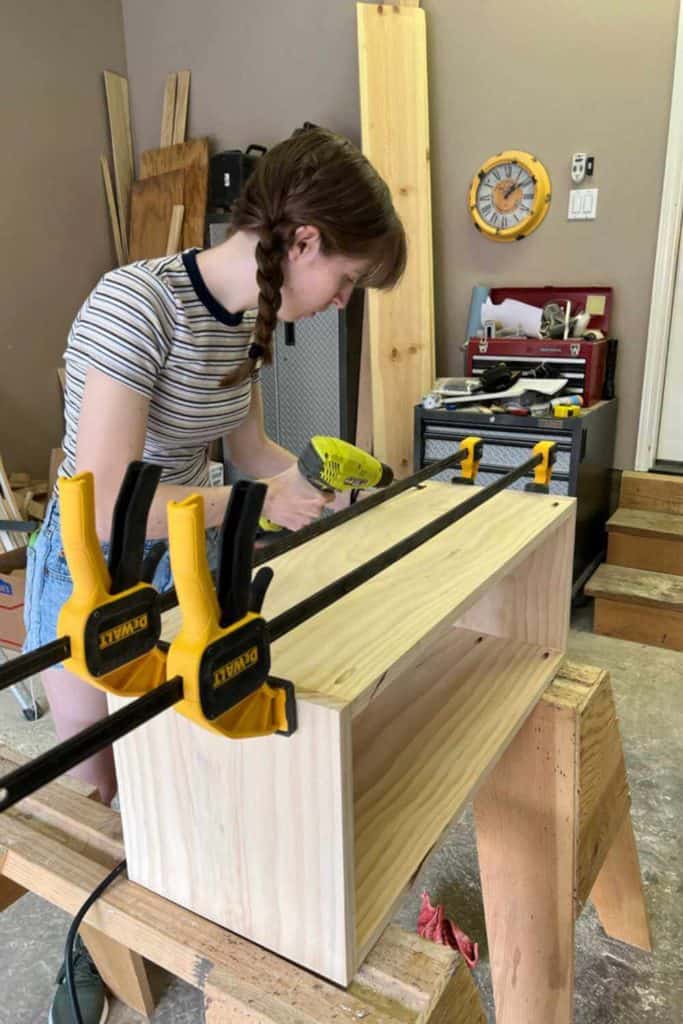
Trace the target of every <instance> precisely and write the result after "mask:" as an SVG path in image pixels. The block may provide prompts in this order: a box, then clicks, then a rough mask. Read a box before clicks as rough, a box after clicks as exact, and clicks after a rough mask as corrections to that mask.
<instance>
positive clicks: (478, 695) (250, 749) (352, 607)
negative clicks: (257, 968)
mask: <svg viewBox="0 0 683 1024" xmlns="http://www.w3.org/2000/svg"><path fill="white" fill-rule="evenodd" d="M471 494H472V490H471V489H470V488H467V489H466V488H459V487H454V486H452V485H449V484H443V483H429V484H428V485H427V486H425V487H423V488H420V489H416V490H413V491H411V492H406V493H405V494H403V495H401V496H399V497H398V498H396V499H394V500H393V501H390V502H387V503H386V504H385V505H383V506H381V507H379V508H376V509H373V510H371V511H369V512H368V513H366V515H364V516H362V517H360V518H359V519H357V520H355V521H352V522H349V523H346V524H344V525H343V526H341V527H339V529H338V530H336V531H331V532H330V533H329V534H327V535H325V536H322V537H319V538H317V539H316V540H314V541H311V542H310V543H309V544H307V545H305V546H304V547H302V548H299V549H297V550H296V551H293V552H291V553H290V554H288V555H285V556H283V557H282V558H278V559H275V560H274V562H273V566H274V569H275V578H274V580H273V583H272V584H271V590H270V593H269V596H268V598H267V603H266V605H265V606H264V613H265V615H266V618H267V619H271V618H273V617H274V616H275V615H276V614H277V613H278V612H280V611H283V610H285V609H287V608H289V607H291V606H292V605H293V604H294V603H296V602H297V601H299V600H301V599H302V598H304V597H305V596H307V595H309V594H311V593H313V592H315V591H317V590H318V589H319V588H320V587H322V586H323V585H325V584H326V583H328V582H330V581H331V580H332V579H335V578H337V577H338V576H340V575H342V574H343V573H345V572H347V571H348V570H349V569H351V568H353V566H354V565H357V564H360V563H362V562H364V561H366V560H367V559H368V558H370V557H371V556H372V555H373V554H376V553H377V552H378V551H382V550H385V549H386V547H387V546H388V545H389V544H390V543H392V542H393V541H395V540H397V539H399V538H400V537H402V536H405V535H407V534H409V533H412V532H413V531H414V530H415V529H417V528H418V527H419V526H420V525H421V524H422V523H424V522H427V521H429V520H431V519H432V518H434V516H435V514H437V513H438V512H439V511H443V510H444V509H445V508H449V507H453V506H457V505H458V504H459V503H460V502H462V501H463V500H465V499H466V498H467V497H469V496H470V495H471ZM574 509H575V502H574V500H573V499H563V498H554V497H550V496H541V495H533V494H523V493H519V492H509V493H504V494H501V495H497V496H496V497H495V498H492V499H490V501H488V502H487V503H486V504H485V505H484V506H483V507H482V508H480V509H478V510H476V511H475V512H473V513H472V514H471V515H469V516H467V517H466V518H465V519H463V520H462V521H461V522H458V523H457V524H455V525H453V526H451V527H449V528H448V529H447V530H445V531H443V532H442V533H441V534H440V535H438V536H437V537H435V538H434V539H433V540H432V541H430V542H428V543H426V544H424V545H423V546H422V547H421V548H420V549H418V550H416V551H414V552H413V553H412V554H411V555H408V556H406V557H405V558H403V559H400V560H399V561H398V562H396V563H394V564H393V565H391V566H390V567H389V568H388V569H387V570H386V571H385V572H383V573H381V574H379V575H378V576H377V577H375V578H374V579H372V580H370V581H369V582H368V583H366V584H364V585H363V586H362V587H359V588H358V589H357V590H356V591H354V592H352V593H351V594H348V595H347V596H346V597H345V598H343V599H342V600H340V601H338V602H336V603H335V605H334V606H333V607H332V608H330V609H328V610H326V611H325V612H322V613H320V614H318V615H317V616H315V617H314V618H313V619H311V620H309V621H308V622H306V623H304V624H303V625H302V626H300V627H298V628H297V629H296V630H294V631H292V632H291V633H290V634H288V635H286V636H284V637H282V638H281V639H280V640H278V641H277V642H276V643H274V645H273V649H272V671H273V674H274V675H279V676H284V677H285V678H290V679H292V680H293V681H294V682H295V685H296V687H297V698H298V711H299V729H298V731H297V733H296V734H295V735H294V736H292V737H291V738H289V739H283V738H282V737H271V738H267V739H261V740H251V741H244V742H241V743H230V742H227V741H225V740H223V739H221V738H220V737H216V736H212V735H211V734H208V733H206V732H205V731H204V730H201V729H200V728H199V727H198V726H196V725H194V724H192V723H191V722H189V721H187V720H186V719H183V718H181V717H180V716H179V715H177V714H175V712H173V711H168V712H166V713H164V714H163V715H161V716H159V717H158V718H157V719H155V720H154V721H153V722H150V723H148V724H147V725H145V726H143V727H142V728H141V729H138V730H136V731H135V732H134V733H132V734H130V735H129V736H127V737H125V738H124V739H123V740H122V741H120V742H119V743H117V744H116V748H115V755H116V761H117V775H118V779H119V787H120V790H119V791H120V798H121V807H122V813H123V821H124V833H125V837H126V849H127V854H128V864H129V872H130V873H131V877H132V878H133V879H134V880H135V881H138V882H141V883H142V884H143V885H145V886H147V887H149V888H151V889H152V890H153V891H155V892H158V893H160V894H161V895H164V896H165V897H167V898H168V899H172V900H175V901H177V902H179V903H180V904H182V905H183V906H187V907H189V908H190V909H192V910H194V911H195V912H198V913H200V914H202V916H205V917H208V918H209V919H210V920H214V921H217V922H220V923H221V924H223V925H225V926H226V927H228V928H230V929H231V930H232V931H235V932H237V933H238V934H242V935H245V936H246V937H247V938H250V939H252V940H253V941H255V942H257V943H259V944H260V945H264V946H266V947H267V948H270V949H273V950H275V951H276V952H278V953H280V954H281V955H283V956H286V957H288V958H290V959H292V960H294V961H296V962H297V963H299V964H302V965H303V966H305V967H307V968H309V969H311V970H313V971H316V972H317V973H320V974H322V975H324V976H325V977H328V978H330V979H332V980H334V981H336V982H338V983H340V984H347V983H348V981H349V980H350V978H351V976H352V975H353V972H354V971H355V970H356V968H357V966H358V963H359V962H360V959H361V958H362V955H363V953H364V951H365V950H366V949H367V948H369V945H371V944H372V942H373V941H374V940H375V938H376V937H377V936H378V934H379V932H380V931H381V929H382V927H384V925H385V924H386V923H387V921H388V919H389V915H390V914H391V911H392V909H393V905H394V903H395V902H396V899H397V898H398V897H399V896H400V894H401V892H402V890H403V888H404V887H405V885H406V884H407V883H408V881H409V878H410V876H411V874H412V873H413V872H414V870H415V868H416V867H417V864H418V863H419V860H420V859H421V856H422V855H423V853H424V852H426V850H427V849H429V847H430V846H431V845H432V844H433V843H434V842H435V841H436V840H437V838H438V836H439V834H440V832H441V831H442V829H443V827H444V823H447V822H448V821H449V820H450V819H451V818H452V816H453V815H454V814H456V813H457V811H458V809H459V808H460V806H461V805H462V801H464V800H465V799H466V798H467V793H470V792H471V791H472V790H473V788H474V787H475V786H476V785H477V783H478V780H479V778H480V777H481V776H482V775H483V774H485V772H486V771H488V770H489V768H490V765H491V764H492V763H494V762H495V760H496V758H497V757H498V756H500V753H501V752H502V750H503V749H504V747H505V745H506V744H507V743H508V742H509V741H510V739H511V738H512V736H513V735H514V733H515V731H516V730H517V729H518V728H519V726H520V725H521V723H522V721H523V720H524V718H525V716H526V715H527V714H528V713H529V712H530V710H531V708H532V707H533V705H534V703H535V701H536V700H537V699H538V697H539V695H540V693H541V691H542V689H543V686H544V685H545V684H546V683H547V682H548V681H549V680H550V678H551V677H552V675H553V673H554V671H555V669H556V667H557V664H558V661H559V656H560V653H561V648H562V646H563V645H564V639H565V637H566V632H567V625H568V607H569V594H570V577H571V554H572V544H571V540H572V538H573V532H574ZM541 569H542V570H543V571H541ZM510 577H517V578H518V579H519V582H518V583H517V584H515V585H514V587H513V588H512V590H510V589H509V585H508V580H509V579H510ZM498 588H502V590H501V593H502V595H503V597H502V598H501V601H499V602H496V601H490V600H489V594H490V592H491V591H492V590H498ZM510 594H513V595H514V600H515V604H516V605H517V607H518V611H517V612H516V615H515V616H514V617H512V618H506V617H505V616H503V615H502V614H501V613H500V605H501V604H505V603H507V601H508V600H509V596H510ZM466 613H467V614H466ZM468 615H471V616H473V618H474V620H476V625H475V626H473V627H472V628H476V629H477V630H478V631H479V632H477V633H472V632H470V631H469V629H461V628H460V624H461V619H462V618H467V616H468ZM164 618H165V636H166V638H169V637H170V636H172V634H173V633H174V632H175V629H176V628H177V624H178V612H177V610H174V611H173V612H170V613H168V614H167V615H166V616H165V617H164ZM489 619H490V623H491V630H490V632H491V633H492V634H493V636H489V637H488V638H487V637H486V636H485V635H484V634H486V633H488V632H489V630H487V628H486V627H487V624H488V620H489ZM551 620H557V621H556V622H555V621H553V622H551ZM468 625H469V624H468ZM480 635H481V636H482V637H483V639H481V641H480V639H479V637H480ZM498 636H500V639H498ZM548 640H553V645H552V646H549V645H548V643H547V641H548ZM489 701H492V703H489ZM470 702H471V703H470ZM118 704H119V702H118V701H115V700H112V701H111V705H112V707H114V706H118ZM494 718H495V724H493V723H494ZM468 722H469V724H470V729H474V734H473V735H469V733H468V735H467V741H466V742H465V740H464V739H463V741H462V742H457V743H452V742H451V735H457V736H458V737H459V738H460V737H461V733H460V732H459V731H458V730H459V729H465V728H466V726H467V723H468ZM462 735H463V736H464V733H463V734H462ZM169 751H173V757H172V758H171V759H169V755H168V752H169ZM406 751H409V754H410V756H408V754H407V753H406ZM382 758H384V759H385V760H384V761H383V760H382ZM456 762H457V763H456ZM413 773H414V776H415V781H414V782H411V779H412V776H413ZM426 780H430V786H427V785H426ZM435 780H436V784H434V785H433V786H432V782H434V781H435ZM456 780H458V782H457V784H456ZM430 787H431V788H430ZM427 789H429V792H430V793H431V792H432V790H433V796H427V795H426V790H427ZM423 801H424V807H423ZM415 821H417V822H419V825H418V827H415ZM411 822H412V824H411ZM396 829H398V837H399V839H398V848H399V852H398V855H396V850H397V847H396V845H394V840H393V839H392V837H393V836H394V832H395V830H396ZM416 837H417V840H416ZM416 841H417V846H416ZM417 847H419V849H418V848H417ZM171 848H172V849H173V851H174V854H173V858H172V859H171V860H169V859H168V858H167V857H166V855H165V853H164V851H166V850H168V849H171ZM383 858H385V859H383Z"/></svg>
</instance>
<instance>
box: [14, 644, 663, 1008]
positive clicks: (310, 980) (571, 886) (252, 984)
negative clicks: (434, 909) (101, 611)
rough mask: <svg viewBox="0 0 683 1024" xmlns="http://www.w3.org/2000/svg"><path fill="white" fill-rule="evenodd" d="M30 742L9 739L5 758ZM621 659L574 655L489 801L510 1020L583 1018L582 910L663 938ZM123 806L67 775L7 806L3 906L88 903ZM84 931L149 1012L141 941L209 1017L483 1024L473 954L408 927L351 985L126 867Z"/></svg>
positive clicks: (485, 882) (107, 860)
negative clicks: (254, 939)
mask: <svg viewBox="0 0 683 1024" xmlns="http://www.w3.org/2000/svg"><path fill="white" fill-rule="evenodd" d="M20 760H21V759H20V758H18V756H17V755H15V754H13V753H12V752H10V751H7V750H0V771H2V773H4V771H6V770H10V768H11V764H12V763H13V764H16V763H18V762H19V761H20ZM629 808H630V797H629V791H628V783H627V780H626V771H625V766H624V759H623V752H622V747H621V740H620V736H619V728H618V724H617V720H616V714H615V708H614V700H613V696H612V691H611V686H610V682H609V675H608V673H607V672H604V671H600V670H598V669H593V668H587V667H583V666H577V665H572V664H569V663H565V665H564V666H563V668H562V672H561V674H560V675H559V676H558V677H557V678H556V679H555V680H554V682H553V683H552V685H551V686H550V687H549V688H548V690H547V691H546V693H545V695H544V697H543V698H542V699H541V701H540V702H539V703H538V705H537V706H536V708H535V710H534V712H533V713H532V715H531V716H530V717H529V719H528V720H527V722H526V723H525V725H524V726H523V727H522V729H521V730H520V732H519V733H518V734H517V736H516V738H515V739H514V741H513V742H512V744H511V745H510V747H509V748H508V750H507V752H506V753H505V754H504V755H503V758H502V759H501V760H500V761H499V763H498V765H497V766H496V768H495V769H494V770H493V772H492V773H491V774H490V775H489V776H488V778H487V779H486V780H485V781H484V782H483V784H482V786H481V787H480V789H479V791H478V793H477V795H476V797H475V801H474V809H475V821H476V827H477V843H478V847H479V861H480V867H481V876H482V890H483V897H484V907H485V913H486V923H487V933H488V945H489V953H490V958H491V967H492V974H493V987H494V995H495V1001H496V1009H497V1013H496V1021H497V1022H498V1024H570V1022H571V1021H572V1018H573V987H574V923H575V919H576V917H577V916H578V914H579V913H580V911H581V908H582V906H583V904H584V903H585V901H586V899H587V898H588V896H589V895H590V896H591V898H592V899H593V901H594V903H595V905H596V908H597V910H598V913H599V915H600V919H601V921H602V923H603V926H604V928H605V930H606V931H607V933H608V934H609V935H612V936H614V937H615V938H619V939H621V940H622V941H624V942H628V943H631V944H632V945H636V946H640V947H642V948H644V949H649V948H650V935H649V928H648V923H647V915H646V911H645V904H644V898H643V892H642V886H641V880H640V869H639V866H638V858H637V853H636V849H635V843H634V839H633V829H632V825H631V819H630V811H629ZM123 855H124V854H123V843H122V839H121V834H120V818H119V815H118V814H117V813H116V812H114V811H112V810H110V809H109V808H106V807H103V806H102V805H101V804H99V803H97V802H96V801H94V800H92V799H88V798H86V796H85V795H84V793H83V791H82V787H81V786H80V785H79V784H78V783H74V782H72V781H71V780H62V781H61V782H60V783H55V784H53V785H51V786H48V787H46V788H45V789H44V790H42V791H40V792H39V793H37V794H35V795H34V796H33V797H31V798H29V800H27V801H25V802H24V803H23V804H22V805H21V807H20V808H18V809H17V810H15V811H11V812H8V813H6V814H4V815H2V816H0V909H1V908H2V907H3V906H7V905H9V904H10V903H11V902H13V900H15V899H17V898H18V897H19V896H20V895H22V893H23V892H24V891H25V890H26V889H30V890H31V891H33V892H35V893H37V894H38V895H40V896H42V897H43V898H45V899H47V900H49V901H50V902H52V903H55V904H56V905H58V906H60V907H62V908H63V909H64V910H66V911H67V912H68V913H71V914H73V913H75V912H76V910H77V909H78V908H79V907H80V906H81V904H82V903H83V901H84V900H85V898H86V897H87V896H88V895H89V893H90V892H91V891H92V890H93V889H94V888H95V886H96V885H97V884H98V883H99V882H100V881H101V880H102V878H103V877H104V876H105V875H106V874H107V872H108V871H109V869H110V868H111V866H112V865H113V864H115V863H116V862H118V861H119V860H121V859H122V858H123ZM86 920H87V924H86V925H85V926H84V928H83V935H84V939H85V941H86V943H87V945H88V947H89V949H90V951H91V953H92V955H93V957H94V959H95V961H96V963H97V964H98V967H99V968H100V971H101V973H102V975H103V977H104V978H105V980H106V982H107V984H108V985H109V987H110V988H111V990H112V991H113V992H114V993H115V994H116V995H117V996H118V997H119V998H121V999H122V1000H123V1001H124V1002H126V1003H128V1004H129V1005H130V1006H132V1007H133V1008H134V1009H136V1010H138V1011H139V1012H141V1013H143V1014H145V1015H149V1013H151V1011H152V1008H153V999H152V995H151V992H150V988H149V984H148V981H147V976H146V971H145V967H144V962H143V957H145V958H147V959H149V960H151V961H153V962H154V963H157V964H159V965H161V966H162V967H164V968H166V969H167V970H169V971H170V972H172V973H173V974H175V975H177V976H178V977H180V978H183V979H185V980H186V981H188V982H189V983H190V984H192V985H195V986H196V987H197V988H199V989H201V990H202V992H203V993H204V1001H205V1012H206V1022H207V1024H228V1022H230V1024H246V1022H249V1024H283V1022H288V1021H289V1020H294V1019H296V1020H302V1021H306V1022H307V1024H308V1022H311V1024H330V1022H335V1024H336V1022H340V1021H345V1020H364V1021H365V1022H366V1024H396V1022H398V1021H402V1022H404V1024H405V1022H406V1021H409V1022H412V1024H427V1022H429V1024H484V1021H485V1019H486V1018H485V1016H484V1014H483V1011H482V1009H481V1003H480V1000H479V995H478V993H477V990H476V988H475V986H474V982H473V980H472V977H471V975H470V973H469V971H468V970H467V968H466V967H465V965H464V963H463V962H462V961H461V960H460V959H459V958H458V956H457V955H456V954H454V953H452V952H451V951H450V950H448V949H445V948H443V947H439V946H434V945H432V944H431V943H427V942H424V941H423V940H421V939H418V938H417V937H416V936H414V935H412V934H409V933H407V932H404V931H402V930H401V929H398V928H396V927H394V926H391V927H389V928H388V929H387V930H386V931H385V933H384V935H383V936H382V938H381V939H380V940H379V942H378V943H377V945H376V946H375V948H374V949H373V950H372V952H371V953H370V955H369V956H368V958H367V959H366V961H365V962H364V964H363V965H362V967H361V969H360V971H359V972H358V975H357V976H356V978H355V979H354V981H353V983H352V985H351V986H350V987H349V988H348V989H340V988H338V987H336V986H334V985H332V984H329V983H328V982H325V981H323V980H321V979H320V978H317V977H315V976H313V975H311V974H309V973H308V972H307V971H305V970H304V969H302V968H300V967H297V966H295V965H293V964H291V963H288V962H287V961H284V960H282V959H280V958H279V957H277V956H275V955H273V954H272V953H269V952H267V951H265V950H263V949H260V948H259V947H256V946H254V945H253V944H251V943H249V942H247V941H246V940H244V939H241V938H239V937H238V936H236V935H233V934H232V933H230V932H227V931H225V930H224V929H222V928H219V927H218V926H217V925H213V924H211V923H210V922H208V921H205V920H204V919H202V918H199V917H197V916H196V915H194V914H191V913H190V912H188V911H186V910H184V909H182V908H180V907H177V906H175V905H174V904H172V903H169V902H167V901H166V900H163V899H162V898H161V897H159V896H156V895H155V894H153V893H151V892H149V891H148V890H146V889H143V888H141V887H140V886H137V885H134V884H133V883H131V882H128V881H122V880H119V881H117V882H116V883H114V885H113V886H112V888H111V889H110V890H109V891H108V892H107V893H105V895H104V896H103V897H102V899H101V900H100V901H99V902H98V903H97V904H96V905H95V906H94V907H93V908H92V910H91V911H90V913H89V914H88V916H87V919H86Z"/></svg>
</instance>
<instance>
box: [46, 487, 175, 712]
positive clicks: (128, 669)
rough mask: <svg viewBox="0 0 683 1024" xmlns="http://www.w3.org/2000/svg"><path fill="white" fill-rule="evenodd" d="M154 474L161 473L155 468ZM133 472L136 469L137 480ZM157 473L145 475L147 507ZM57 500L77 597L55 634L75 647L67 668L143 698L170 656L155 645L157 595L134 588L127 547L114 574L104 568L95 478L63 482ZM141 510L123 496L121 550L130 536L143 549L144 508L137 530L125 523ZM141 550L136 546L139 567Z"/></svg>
mask: <svg viewBox="0 0 683 1024" xmlns="http://www.w3.org/2000/svg"><path fill="white" fill-rule="evenodd" d="M150 469H151V470H153V473H154V472H156V468H155V467H150ZM136 472H137V470H133V474H135V473H136ZM129 473H130V467H129ZM153 473H152V474H149V475H148V474H145V476H146V477H147V482H146V483H145V485H144V488H145V492H146V493H147V494H148V495H149V501H150V502H151V498H152V496H153V494H154V488H152V489H151V492H150V490H149V481H150V480H151V479H152V477H153ZM128 475H129V474H127V476H128ZM157 479H158V477H157ZM129 483H130V481H129ZM124 485H125V481H124ZM155 486H156V484H155ZM123 489H124V488H122V490H123ZM59 502H60V511H61V533H62V544H63V546H64V554H65V557H66V560H67V564H68V566H69V571H70V573H71V577H72V580H73V591H72V594H71V596H70V597H69V598H68V600H67V601H66V602H65V603H64V605H63V606H62V609H61V611H60V613H59V619H58V623H57V629H58V632H59V633H60V634H61V635H66V636H68V637H69V641H70V657H69V658H67V659H66V660H65V666H66V668H67V669H68V670H69V671H70V672H73V673H74V674H75V675H77V676H79V678H81V679H83V680H85V681H86V682H88V683H91V684H92V685H93V686H96V687H97V688H98V689H101V690H104V691H106V692H108V693H116V694H123V695H125V696H129V697H137V696H141V695H142V694H145V693H147V692H149V690H151V689H153V688H154V687H155V686H157V685H158V684H159V683H160V682H161V681H162V680H163V679H164V678H165V662H166V658H165V655H164V654H163V653H162V652H161V651H160V650H158V649H157V646H156V645H157V641H158V640H159V637H160V635H161V613H160V610H159V604H158V601H159V595H158V594H157V592H156V590H155V589H154V588H153V587H151V586H149V585H147V584H143V583H140V582H136V583H132V584H130V579H131V577H132V575H133V556H132V555H129V556H128V558H127V559H120V555H122V554H123V551H122V549H120V548H119V552H120V555H117V554H116V553H114V554H113V555H112V557H110V565H111V570H110V569H109V568H108V567H107V565H106V563H105V561H104V555H103V554H102V548H101V547H100V542H99V539H98V537H97V532H96V530H95V489H94V482H93V475H92V473H79V474H78V475H76V476H74V477H72V478H71V479H66V478H61V479H60V481H59ZM124 510H125V511H124ZM138 512H139V506H138V505H137V504H136V505H135V507H134V508H131V507H129V506H126V504H125V500H122V499H121V495H119V499H118V501H117V511H116V512H115V516H114V519H115V521H117V522H116V523H115V526H114V527H113V530H112V533H113V535H114V534H117V531H118V543H119V544H120V543H121V539H122V538H123V539H125V537H126V536H129V535H130V534H131V532H132V533H133V534H135V532H141V534H142V544H144V533H145V524H146V521H147V514H146V513H147V509H145V510H144V516H143V517H142V523H141V525H140V524H136V523H134V524H133V527H132V531H131V527H130V526H128V528H126V524H125V522H124V520H125V518H126V517H128V518H130V517H131V515H132V516H133V518H136V517H137V515H138ZM142 550H143V549H142V547H139V556H140V558H139V561H140V562H141V558H142ZM123 562H125V564H122V563H123ZM113 578H114V579H117V581H118V582H117V584H116V585H118V586H119V587H120V588H121V589H120V590H118V591H115V590H114V585H113V583H112V580H113ZM126 583H129V584H130V585H128V586H126V585H125V584H126Z"/></svg>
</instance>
